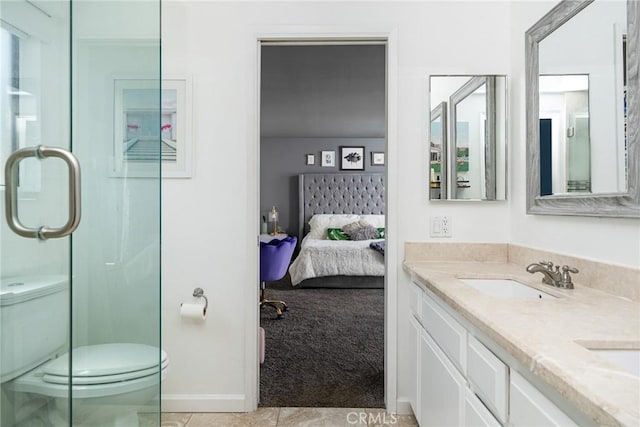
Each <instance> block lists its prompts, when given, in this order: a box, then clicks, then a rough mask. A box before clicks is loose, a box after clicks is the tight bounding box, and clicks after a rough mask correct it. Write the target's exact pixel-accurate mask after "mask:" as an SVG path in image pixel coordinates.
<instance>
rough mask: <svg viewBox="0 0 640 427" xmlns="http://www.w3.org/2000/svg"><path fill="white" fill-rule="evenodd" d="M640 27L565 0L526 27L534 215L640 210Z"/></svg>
mask: <svg viewBox="0 0 640 427" xmlns="http://www.w3.org/2000/svg"><path fill="white" fill-rule="evenodd" d="M639 25H640V3H639V2H637V1H634V0H627V1H626V2H625V1H622V0H609V1H607V0H564V1H562V2H560V3H559V4H558V5H557V6H556V7H554V8H553V9H552V10H551V11H550V12H549V13H547V14H546V15H545V16H544V17H542V18H541V19H540V20H539V21H538V22H537V23H536V24H535V25H534V26H532V27H531V28H530V29H529V30H528V31H527V32H526V35H525V37H526V85H527V86H526V118H527V213H529V214H547V215H580V216H600V217H632V218H637V217H640V164H639V163H640V159H639V155H640V28H639ZM576 43H580V45H576ZM585 46H586V47H587V48H586V47H585Z"/></svg>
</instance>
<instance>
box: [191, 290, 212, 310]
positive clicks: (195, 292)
mask: <svg viewBox="0 0 640 427" xmlns="http://www.w3.org/2000/svg"><path fill="white" fill-rule="evenodd" d="M193 296H194V297H195V298H204V313H205V314H206V313H207V308H209V300H208V299H207V297H206V296H205V295H204V290H203V289H202V288H195V289H194V290H193Z"/></svg>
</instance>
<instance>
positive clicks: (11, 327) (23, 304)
mask: <svg viewBox="0 0 640 427" xmlns="http://www.w3.org/2000/svg"><path fill="white" fill-rule="evenodd" d="M68 307H69V282H68V280H67V276H64V275H49V276H44V275H42V276H16V277H10V278H4V279H1V280H0V330H1V332H2V334H0V340H2V343H1V345H0V382H3V383H4V382H6V381H9V380H12V379H14V378H15V377H17V376H19V375H22V374H23V373H25V372H27V371H29V370H31V369H33V368H35V367H36V366H38V365H40V364H41V363H43V362H45V361H47V360H49V359H50V358H52V357H54V356H55V355H56V353H58V352H59V351H60V350H62V349H64V347H65V344H66V342H67V336H68V334H67V331H68V325H69V309H68Z"/></svg>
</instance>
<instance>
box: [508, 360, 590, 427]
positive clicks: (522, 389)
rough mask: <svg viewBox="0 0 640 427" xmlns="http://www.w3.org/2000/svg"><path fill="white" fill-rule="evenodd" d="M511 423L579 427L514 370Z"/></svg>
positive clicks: (517, 424)
mask: <svg viewBox="0 0 640 427" xmlns="http://www.w3.org/2000/svg"><path fill="white" fill-rule="evenodd" d="M509 424H510V425H512V426H531V427H533V426H549V427H552V426H563V427H577V424H576V423H575V422H573V420H572V419H571V418H569V417H568V416H567V415H566V414H565V413H564V412H562V410H561V409H560V408H558V407H557V406H556V405H555V404H554V403H553V402H552V401H551V400H549V399H548V398H547V397H546V396H545V395H543V394H542V393H541V392H540V391H538V389H537V388H535V387H534V386H533V385H532V384H531V383H530V382H529V381H527V380H526V379H525V378H524V377H522V376H521V375H519V374H518V373H517V372H515V371H513V370H512V371H511V387H510V389H509Z"/></svg>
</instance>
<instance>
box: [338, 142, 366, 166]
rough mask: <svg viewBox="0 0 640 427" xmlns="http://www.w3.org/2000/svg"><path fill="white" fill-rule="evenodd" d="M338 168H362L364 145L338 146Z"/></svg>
mask: <svg viewBox="0 0 640 427" xmlns="http://www.w3.org/2000/svg"><path fill="white" fill-rule="evenodd" d="M340 170H343V171H344V170H354V171H363V170H364V147H340Z"/></svg>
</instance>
